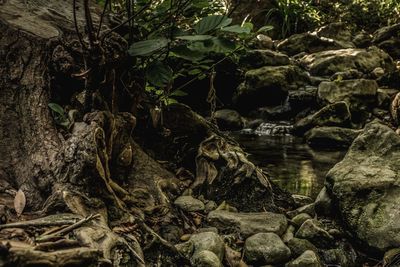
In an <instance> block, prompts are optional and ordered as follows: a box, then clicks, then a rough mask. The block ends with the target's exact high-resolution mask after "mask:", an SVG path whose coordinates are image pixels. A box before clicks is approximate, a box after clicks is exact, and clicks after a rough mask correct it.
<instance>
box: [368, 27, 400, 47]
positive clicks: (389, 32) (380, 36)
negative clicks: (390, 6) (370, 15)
mask: <svg viewBox="0 0 400 267" xmlns="http://www.w3.org/2000/svg"><path fill="white" fill-rule="evenodd" d="M399 31H400V23H398V24H394V25H390V26H387V27H382V28H380V29H378V30H376V31H375V32H374V33H373V34H372V35H373V36H374V39H373V42H374V43H375V44H378V43H380V42H383V41H385V40H388V39H390V38H391V37H393V36H397V35H398V32H399Z"/></svg>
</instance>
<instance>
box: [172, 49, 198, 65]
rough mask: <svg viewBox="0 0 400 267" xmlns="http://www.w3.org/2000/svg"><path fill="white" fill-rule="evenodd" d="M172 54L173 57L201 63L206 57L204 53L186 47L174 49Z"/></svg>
mask: <svg viewBox="0 0 400 267" xmlns="http://www.w3.org/2000/svg"><path fill="white" fill-rule="evenodd" d="M171 52H172V55H173V56H176V57H180V58H183V59H186V60H189V61H192V62H194V61H199V60H201V59H203V58H204V56H205V55H204V53H202V52H201V51H194V50H191V49H189V48H188V47H187V46H186V45H181V46H177V47H174V48H173V49H172V50H171Z"/></svg>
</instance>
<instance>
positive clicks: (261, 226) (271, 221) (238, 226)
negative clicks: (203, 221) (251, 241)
mask: <svg viewBox="0 0 400 267" xmlns="http://www.w3.org/2000/svg"><path fill="white" fill-rule="evenodd" d="M207 220H208V222H209V224H210V225H212V226H215V227H217V228H218V229H220V230H232V231H237V232H239V233H240V234H242V235H243V236H244V237H248V236H250V235H254V234H256V233H260V232H265V233H268V232H272V233H276V234H278V235H282V234H283V233H284V232H285V230H286V228H287V225H288V222H287V219H286V217H285V216H284V215H283V214H277V213H272V212H252V213H235V212H229V211H224V210H214V211H212V212H210V213H209V214H208V216H207Z"/></svg>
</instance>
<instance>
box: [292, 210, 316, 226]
mask: <svg viewBox="0 0 400 267" xmlns="http://www.w3.org/2000/svg"><path fill="white" fill-rule="evenodd" d="M308 219H312V218H311V216H310V215H309V214H307V213H300V214H298V215H296V216H294V217H293V218H292V224H293V225H294V226H295V227H296V228H299V227H300V226H301V225H302V224H303V223H304V222H305V221H307V220H308Z"/></svg>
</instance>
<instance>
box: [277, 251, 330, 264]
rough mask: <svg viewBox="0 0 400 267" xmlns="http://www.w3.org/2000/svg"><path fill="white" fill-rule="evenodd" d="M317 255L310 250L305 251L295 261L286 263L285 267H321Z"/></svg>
mask: <svg viewBox="0 0 400 267" xmlns="http://www.w3.org/2000/svg"><path fill="white" fill-rule="evenodd" d="M322 266H323V265H322V263H321V262H320V260H319V258H318V256H317V254H315V252H314V251H312V250H307V251H305V252H304V253H303V254H301V255H300V256H299V257H298V258H297V259H295V260H293V261H291V262H289V263H287V264H286V265H285V267H322Z"/></svg>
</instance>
